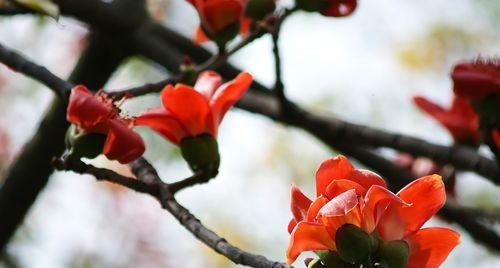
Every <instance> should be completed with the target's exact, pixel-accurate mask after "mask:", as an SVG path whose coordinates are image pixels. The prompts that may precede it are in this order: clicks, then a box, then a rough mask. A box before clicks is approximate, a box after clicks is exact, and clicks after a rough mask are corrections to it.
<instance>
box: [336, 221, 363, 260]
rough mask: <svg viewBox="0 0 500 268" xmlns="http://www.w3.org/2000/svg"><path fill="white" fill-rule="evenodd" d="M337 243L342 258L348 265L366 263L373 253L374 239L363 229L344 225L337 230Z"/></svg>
mask: <svg viewBox="0 0 500 268" xmlns="http://www.w3.org/2000/svg"><path fill="white" fill-rule="evenodd" d="M335 243H336V245H337V252H338V254H339V256H340V258H341V259H342V260H344V261H346V262H348V263H352V264H354V263H357V264H361V263H365V262H366V261H367V260H368V258H369V256H370V253H371V252H372V239H371V237H370V235H369V234H367V233H366V232H365V231H363V230H362V229H361V228H359V227H357V226H356V225H352V224H344V225H342V227H340V228H339V229H338V230H337V233H336V235H335Z"/></svg>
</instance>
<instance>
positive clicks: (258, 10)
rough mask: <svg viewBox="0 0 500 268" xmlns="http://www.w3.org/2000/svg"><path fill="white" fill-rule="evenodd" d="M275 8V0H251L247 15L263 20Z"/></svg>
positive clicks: (246, 11)
mask: <svg viewBox="0 0 500 268" xmlns="http://www.w3.org/2000/svg"><path fill="white" fill-rule="evenodd" d="M275 9H276V3H275V0H250V1H249V2H248V4H247V7H246V10H245V15H247V16H248V17H250V18H252V19H255V20H261V19H263V18H265V17H266V16H267V15H268V14H270V13H272V12H273V11H274V10H275Z"/></svg>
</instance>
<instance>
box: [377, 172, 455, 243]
mask: <svg viewBox="0 0 500 268" xmlns="http://www.w3.org/2000/svg"><path fill="white" fill-rule="evenodd" d="M397 195H398V196H399V198H401V199H402V200H403V201H404V202H405V203H407V204H411V206H407V205H403V204H400V203H397V202H392V203H391V204H390V205H389V206H388V207H387V209H386V211H385V212H384V215H383V216H382V218H381V219H380V221H379V224H378V226H377V229H378V231H379V234H380V235H381V237H382V238H383V239H384V240H385V241H392V240H399V239H402V238H403V237H405V236H406V235H408V234H410V233H413V232H415V231H417V230H418V229H420V227H422V225H423V224H424V223H425V222H426V221H427V220H429V219H430V218H431V217H432V216H433V215H434V214H436V212H438V210H439V209H441V207H443V205H444V203H445V201H446V193H445V189H444V184H443V181H442V180H441V177H440V176H438V175H431V176H425V177H422V178H420V179H417V180H415V181H413V182H412V183H410V184H408V185H407V186H406V187H404V188H403V189H401V191H399V193H398V194H397Z"/></svg>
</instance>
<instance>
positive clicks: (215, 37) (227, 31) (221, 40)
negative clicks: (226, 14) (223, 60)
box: [201, 21, 240, 48]
mask: <svg viewBox="0 0 500 268" xmlns="http://www.w3.org/2000/svg"><path fill="white" fill-rule="evenodd" d="M201 29H202V30H203V32H204V33H205V34H206V35H207V36H208V38H210V40H212V41H214V42H215V43H216V44H217V46H218V47H219V48H225V47H226V43H227V42H229V41H231V40H233V39H234V38H235V37H236V36H237V35H238V33H239V32H240V22H239V21H237V22H234V23H232V24H230V25H228V26H227V27H226V28H224V29H222V30H220V31H218V32H216V33H210V31H206V30H205V29H204V27H203V25H201Z"/></svg>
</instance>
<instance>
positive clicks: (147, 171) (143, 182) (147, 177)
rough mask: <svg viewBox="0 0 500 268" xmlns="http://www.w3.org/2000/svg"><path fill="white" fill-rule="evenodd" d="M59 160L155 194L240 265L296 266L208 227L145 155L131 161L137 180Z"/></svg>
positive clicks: (65, 167) (69, 167)
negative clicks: (253, 250)
mask: <svg viewBox="0 0 500 268" xmlns="http://www.w3.org/2000/svg"><path fill="white" fill-rule="evenodd" d="M55 163H56V164H57V165H56V167H57V168H58V169H61V170H72V171H75V172H77V173H80V174H84V173H88V174H92V175H94V176H95V177H96V178H97V179H98V180H105V181H109V182H112V183H116V184H120V185H122V186H125V187H127V188H129V189H132V190H135V191H137V192H141V193H147V194H149V195H151V196H153V197H155V198H156V199H157V200H158V202H160V204H161V206H162V207H163V208H164V209H165V210H167V211H168V212H170V213H171V214H172V215H173V216H174V217H175V218H176V219H177V220H178V221H179V222H180V224H182V226H184V227H185V228H186V229H187V230H188V231H189V232H191V233H192V234H193V235H194V236H195V237H196V238H198V239H199V240H200V241H201V242H203V243H205V244H206V245H207V246H209V247H210V248H212V249H213V250H214V251H216V252H218V253H219V254H222V255H224V256H225V257H227V258H228V259H230V260H231V261H233V262H234V263H236V264H241V265H246V266H250V267H256V268H293V267H292V266H288V265H286V264H284V263H280V262H274V261H270V260H268V259H267V258H266V257H264V256H261V255H256V254H252V253H249V252H246V251H243V250H241V249H240V248H238V247H235V246H233V245H231V244H230V243H229V242H227V241H226V239H224V238H222V237H220V236H219V235H217V234H216V233H215V232H213V231H212V230H210V229H208V228H207V227H205V226H204V225H203V224H202V223H201V222H200V220H198V219H197V218H196V217H195V216H194V215H193V214H191V212H189V210H187V209H186V208H185V207H183V206H182V205H180V204H179V203H178V202H177V200H176V199H175V198H174V196H173V193H172V190H171V185H169V184H167V183H163V182H162V181H161V179H160V177H158V174H157V172H156V170H155V169H154V168H153V167H152V166H151V165H150V164H149V163H148V162H147V161H146V160H145V159H143V158H141V159H139V160H137V161H135V162H133V163H132V164H131V168H132V171H133V172H134V174H135V175H136V176H137V179H134V178H129V177H124V176H122V175H120V174H117V173H115V172H113V171H111V170H106V169H102V168H96V167H93V166H91V165H86V164H84V163H83V162H76V163H74V162H64V161H62V160H60V159H59V160H57V161H56V162H55Z"/></svg>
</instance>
